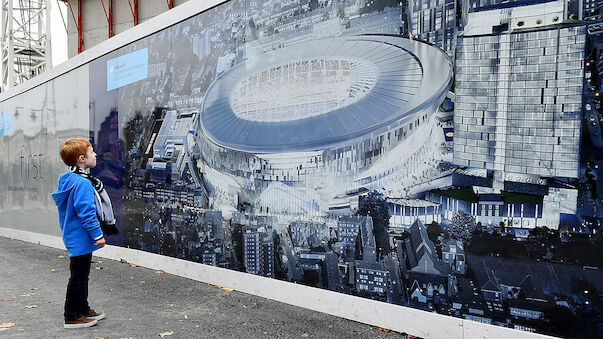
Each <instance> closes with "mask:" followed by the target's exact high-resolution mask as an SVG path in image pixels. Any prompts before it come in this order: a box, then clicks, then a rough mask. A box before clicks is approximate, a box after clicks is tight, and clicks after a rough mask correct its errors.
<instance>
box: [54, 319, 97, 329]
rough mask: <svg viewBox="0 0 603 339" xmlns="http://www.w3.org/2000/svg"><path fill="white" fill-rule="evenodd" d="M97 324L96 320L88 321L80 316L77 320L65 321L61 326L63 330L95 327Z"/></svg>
mask: <svg viewBox="0 0 603 339" xmlns="http://www.w3.org/2000/svg"><path fill="white" fill-rule="evenodd" d="M97 322H98V320H96V319H88V318H86V317H84V316H81V317H79V318H77V319H74V320H67V321H65V324H64V325H63V327H64V328H83V327H90V326H94V325H96V323H97Z"/></svg>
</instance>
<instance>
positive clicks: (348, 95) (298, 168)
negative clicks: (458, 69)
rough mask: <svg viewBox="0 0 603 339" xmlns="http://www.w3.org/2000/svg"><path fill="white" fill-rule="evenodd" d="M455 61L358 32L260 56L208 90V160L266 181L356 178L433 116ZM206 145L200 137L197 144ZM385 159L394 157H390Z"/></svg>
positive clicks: (203, 125) (203, 126)
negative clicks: (333, 177)
mask: <svg viewBox="0 0 603 339" xmlns="http://www.w3.org/2000/svg"><path fill="white" fill-rule="evenodd" d="M452 74H453V70H452V63H451V61H450V59H449V58H448V56H447V55H446V54H445V53H444V52H442V51H441V50H440V49H438V48H437V47H434V46H431V45H428V44H426V43H423V42H418V41H411V40H408V39H404V38H400V37H395V36H384V35H363V36H346V37H337V38H329V39H323V40H315V41H307V42H302V43H298V44H293V45H289V46H286V47H282V48H279V49H276V50H270V51H266V52H264V53H259V54H256V55H253V56H249V57H248V58H247V59H246V60H244V61H242V62H240V63H239V64H237V65H236V66H234V67H233V68H231V69H229V70H227V71H225V72H224V73H223V74H221V75H220V76H219V77H218V78H217V79H216V80H215V81H214V82H213V84H212V85H211V86H210V88H209V89H208V91H207V93H206V95H205V98H204V102H203V107H202V109H201V117H200V119H199V123H200V130H201V131H202V133H199V135H201V137H202V138H206V139H207V140H209V141H210V142H209V143H208V142H201V143H200V145H202V146H201V148H202V153H203V157H204V159H205V161H206V162H207V163H208V164H209V165H210V166H211V167H214V168H215V169H217V170H219V171H221V172H227V173H230V174H234V175H236V176H238V177H241V178H247V179H253V178H255V179H262V180H267V181H284V182H297V181H305V176H307V175H312V174H329V175H335V177H346V178H354V177H356V176H357V175H359V174H361V173H362V172H364V171H365V170H367V169H369V168H370V167H371V166H372V165H374V164H375V163H376V162H377V161H378V160H379V159H381V158H383V157H387V153H388V152H389V151H390V150H392V149H393V148H394V147H396V146H399V145H402V144H404V143H405V141H410V140H411V139H412V145H410V144H409V145H408V147H409V151H412V150H416V149H419V148H420V145H418V144H417V142H419V143H420V142H421V140H422V137H421V136H420V135H418V136H414V137H413V138H411V136H413V135H414V134H420V133H424V134H425V137H424V139H425V140H426V139H427V134H428V131H425V130H423V129H422V126H424V125H427V124H428V122H429V121H431V120H432V117H433V116H434V113H435V112H436V110H437V108H438V106H439V105H440V104H441V102H442V100H443V99H444V97H445V96H446V94H447V92H448V89H449V87H450V85H451V81H452ZM204 141H206V140H204ZM390 160H391V159H390Z"/></svg>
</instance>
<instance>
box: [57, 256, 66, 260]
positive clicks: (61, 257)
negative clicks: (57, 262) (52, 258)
mask: <svg viewBox="0 0 603 339" xmlns="http://www.w3.org/2000/svg"><path fill="white" fill-rule="evenodd" d="M57 258H59V259H63V258H65V256H64V255H59V256H58V257H57Z"/></svg>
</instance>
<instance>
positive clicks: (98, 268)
mask: <svg viewBox="0 0 603 339" xmlns="http://www.w3.org/2000/svg"><path fill="white" fill-rule="evenodd" d="M95 268H96V269H97V270H102V269H103V268H102V267H95Z"/></svg>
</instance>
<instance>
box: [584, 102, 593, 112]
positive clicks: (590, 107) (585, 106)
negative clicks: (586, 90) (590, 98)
mask: <svg viewBox="0 0 603 339" xmlns="http://www.w3.org/2000/svg"><path fill="white" fill-rule="evenodd" d="M584 108H585V109H586V110H587V111H590V110H591V109H593V106H591V104H586V105H584Z"/></svg>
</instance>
